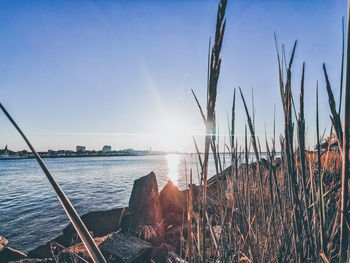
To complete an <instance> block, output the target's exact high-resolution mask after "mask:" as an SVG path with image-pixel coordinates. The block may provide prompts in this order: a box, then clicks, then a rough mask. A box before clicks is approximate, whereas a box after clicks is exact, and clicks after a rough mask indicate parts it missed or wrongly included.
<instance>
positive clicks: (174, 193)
mask: <svg viewBox="0 0 350 263" xmlns="http://www.w3.org/2000/svg"><path fill="white" fill-rule="evenodd" d="M159 198H160V203H161V205H162V209H163V214H164V215H165V214H167V213H169V212H174V213H178V214H181V215H182V214H183V213H184V212H185V211H186V195H184V193H183V192H181V191H180V190H179V188H178V187H177V186H175V185H174V184H173V183H172V182H171V181H168V183H167V184H166V185H165V186H164V188H163V190H162V191H161V192H160V194H159Z"/></svg>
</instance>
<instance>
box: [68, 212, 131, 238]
mask: <svg viewBox="0 0 350 263" xmlns="http://www.w3.org/2000/svg"><path fill="white" fill-rule="evenodd" d="M125 210H126V208H116V209H111V210H107V211H94V212H90V213H87V214H85V215H83V216H82V217H81V219H82V220H83V222H84V224H85V226H86V228H87V229H89V231H90V232H92V234H93V236H94V237H102V236H105V235H107V234H109V233H112V232H115V231H117V230H118V228H119V225H120V222H121V219H122V217H123V215H124V212H125ZM63 235H64V236H65V237H66V239H68V240H72V239H74V238H76V236H77V232H76V231H75V229H74V227H73V225H72V224H69V225H68V226H67V227H66V228H65V229H63Z"/></svg>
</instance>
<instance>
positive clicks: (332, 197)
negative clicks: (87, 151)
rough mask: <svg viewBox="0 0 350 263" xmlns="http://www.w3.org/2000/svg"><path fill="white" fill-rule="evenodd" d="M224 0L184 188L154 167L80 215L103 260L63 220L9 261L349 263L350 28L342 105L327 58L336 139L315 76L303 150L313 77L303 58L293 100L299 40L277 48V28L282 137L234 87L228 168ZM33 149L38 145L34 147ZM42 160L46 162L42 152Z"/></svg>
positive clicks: (3, 250) (2, 251) (4, 247)
mask: <svg viewBox="0 0 350 263" xmlns="http://www.w3.org/2000/svg"><path fill="white" fill-rule="evenodd" d="M226 5H227V0H220V2H219V5H218V12H217V20H216V31H215V36H214V39H213V42H211V41H209V52H208V76H207V101H206V108H202V106H201V104H200V102H199V100H198V99H197V97H196V95H195V93H194V91H192V92H193V95H194V98H195V102H196V104H197V105H198V108H199V111H200V117H201V118H202V120H203V123H204V126H205V131H206V137H205V142H204V156H202V155H201V154H200V153H199V150H198V146H197V143H196V140H195V138H194V146H195V149H196V151H197V153H198V154H197V158H198V169H197V170H196V171H195V170H193V171H192V170H189V171H188V173H187V182H188V187H187V189H185V190H183V191H180V190H179V189H178V188H177V187H176V186H175V185H174V184H173V183H172V182H170V181H169V182H168V184H167V185H166V186H165V187H164V188H163V189H162V190H161V191H160V192H159V191H158V186H157V179H156V175H155V174H154V173H153V172H151V173H149V174H148V175H146V176H143V177H141V178H139V179H137V180H135V181H134V186H133V190H132V193H131V196H130V200H129V206H128V207H125V208H117V209H112V210H108V211H100V212H92V213H88V214H86V215H84V216H82V221H83V222H84V223H85V225H86V227H87V229H89V231H90V233H91V235H92V236H93V239H92V240H93V241H92V243H93V244H94V245H95V246H96V251H97V252H98V253H97V254H98V255H102V256H101V258H100V259H94V260H92V258H93V256H92V255H93V253H91V251H89V246H88V245H87V244H86V242H81V240H80V237H82V236H83V235H81V233H80V232H79V231H80V228H79V227H77V226H76V225H74V220H72V222H73V225H69V226H67V227H66V228H65V229H64V230H63V233H62V235H61V236H59V237H57V238H55V239H54V240H52V241H50V242H48V243H47V244H44V245H42V246H39V247H38V248H36V249H34V250H32V251H30V252H28V255H25V254H23V253H21V252H18V251H17V252H18V253H17V254H16V256H17V257H15V256H13V258H12V260H13V261H16V260H17V262H22V263H24V262H92V261H94V262H152V263H153V262H167V263H170V262H190V263H192V262H298V263H299V262H320V263H321V262H322V263H328V262H340V263H345V262H349V256H350V255H349V253H350V248H349V233H350V220H349V219H350V211H349V210H350V209H349V196H348V195H349V189H348V188H349V187H350V186H349V169H348V168H349V152H348V151H349V146H348V145H349V139H350V135H349V124H350V123H349V120H350V115H349V114H350V50H349V48H350V42H349V41H350V40H349V31H348V32H347V35H348V37H347V43H348V45H347V51H346V53H345V51H344V45H343V50H342V51H343V52H342V53H343V60H342V67H341V72H340V94H341V96H340V102H339V106H338V107H337V103H336V102H335V99H334V94H333V90H332V88H331V84H330V83H331V81H330V80H329V77H328V74H327V70H326V66H325V65H323V72H324V78H325V83H326V91H327V94H328V99H329V108H330V112H331V114H330V116H331V118H330V121H331V125H332V128H331V131H330V134H329V137H328V138H333V139H334V141H335V143H328V145H327V144H324V143H322V142H323V140H322V139H321V138H320V135H319V116H318V83H317V84H316V83H315V84H316V85H315V94H316V95H315V97H314V98H307V101H310V100H313V101H315V102H316V108H315V115H316V132H315V133H316V139H317V146H316V151H314V152H307V151H306V150H305V145H306V142H305V117H304V88H306V87H304V79H305V78H307V70H306V67H305V63H303V64H302V65H300V66H301V67H300V69H299V70H301V71H302V77H301V80H300V82H299V83H298V84H297V87H298V88H300V92H299V96H298V98H299V99H295V98H294V97H293V93H292V77H291V76H292V66H293V60H294V55H295V53H296V50H297V49H296V47H297V42H295V43H294V45H293V48H292V50H291V53H290V56H289V59H287V55H286V52H285V48H284V46H283V47H282V52H281V53H280V48H279V44H278V41H277V37H276V36H275V43H276V55H277V68H276V69H277V74H278V79H279V83H278V88H279V92H280V95H281V101H282V110H283V119H282V120H280V121H281V122H283V124H284V131H283V134H281V135H280V136H279V139H276V135H275V129H274V135H273V138H264V139H263V138H259V137H257V136H256V132H255V121H254V119H255V116H254V114H253V116H252V115H251V114H250V113H249V110H248V106H247V101H246V100H245V97H244V90H242V89H241V88H238V89H237V91H238V92H237V94H238V93H239V95H238V96H237V97H240V99H241V100H242V102H243V106H244V108H243V109H240V110H242V111H243V112H244V113H245V115H246V117H247V123H246V124H244V125H245V136H244V145H243V146H238V143H237V139H236V138H235V129H236V123H235V113H236V111H237V109H236V108H235V102H236V89H235V90H234V91H233V103H232V114H231V116H230V120H229V125H228V126H229V127H228V130H229V134H230V141H229V145H224V149H226V151H227V152H228V153H229V154H230V157H231V158H230V161H231V162H230V164H229V166H228V168H226V169H225V167H223V156H222V153H221V152H220V151H219V146H220V144H219V141H218V138H217V137H216V132H217V127H216V112H215V106H216V95H217V91H218V89H217V88H218V79H219V75H220V68H221V48H222V44H223V38H224V32H225V27H226V20H225V11H226ZM349 21H350V20H349ZM348 27H349V25H348ZM344 40H345V36H344V30H343V42H344ZM344 58H345V59H344ZM344 67H345V68H346V74H345V83H346V84H345V86H344V85H343V74H344V73H343V71H344ZM293 86H294V83H293ZM336 86H339V85H338V84H337V85H336ZM343 86H344V92H345V96H344V97H345V106H344V116H345V117H344V123H342V122H341V119H342V117H341V105H340V104H341V101H342V99H341V98H342V93H343ZM297 87H295V88H293V90H296V89H297ZM307 88H313V87H307ZM237 99H238V98H237ZM0 105H1V104H0ZM254 111H255V109H254V104H253V111H252V112H253V113H254ZM275 122H276V120H274V127H275ZM23 137H24V138H25V136H24V135H23ZM326 142H327V141H326ZM329 142H331V140H329ZM277 144H279V145H280V147H281V156H280V157H278V156H277V155H276V145H277ZM261 145H264V146H265V147H266V153H267V156H266V158H263V157H262V154H261ZM321 145H327V147H321ZM240 149H243V150H240ZM251 149H252V150H253V152H254V154H255V159H256V161H255V162H253V163H249V161H248V153H249V152H251ZM32 150H33V152H34V151H35V150H34V148H32ZM210 152H212V155H210ZM209 157H210V158H213V159H214V164H215V169H216V175H215V176H213V177H211V178H210V179H209V177H210V175H209V174H208V160H209ZM37 160H38V161H39V163H40V161H41V159H40V157H39V158H37ZM46 173H49V172H48V171H46ZM145 173H146V172H145ZM193 176H197V177H198V179H199V180H198V181H199V182H200V183H199V185H195V184H193V183H192V179H193ZM49 180H50V179H49ZM60 200H61V199H60ZM73 209H74V208H73ZM67 214H68V215H69V213H67ZM83 226H84V224H83ZM85 230H86V228H85ZM76 231H77V232H78V233H79V236H78V235H77V232H76ZM83 237H84V236H83ZM81 239H82V240H83V238H81ZM83 241H84V240H83ZM0 242H2V244H3V245H2V247H1V246H0V258H4V257H3V255H4V254H5V255H6V253H8V254H11V253H12V254H13V253H15V252H14V250H13V249H12V248H10V247H8V246H7V241H6V239H4V238H1V239H0ZM0 245H1V243H0ZM1 256H2V257H1ZM8 261H10V260H8Z"/></svg>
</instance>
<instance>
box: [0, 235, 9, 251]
mask: <svg viewBox="0 0 350 263" xmlns="http://www.w3.org/2000/svg"><path fill="white" fill-rule="evenodd" d="M7 243H8V241H7V239H6V238H4V237H3V236H0V251H1V250H3V249H4V248H5V247H6V245H7Z"/></svg>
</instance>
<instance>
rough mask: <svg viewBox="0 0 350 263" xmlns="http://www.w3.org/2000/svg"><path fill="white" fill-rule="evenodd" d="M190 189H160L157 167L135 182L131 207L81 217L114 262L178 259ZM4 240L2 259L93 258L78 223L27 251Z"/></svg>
mask: <svg viewBox="0 0 350 263" xmlns="http://www.w3.org/2000/svg"><path fill="white" fill-rule="evenodd" d="M193 187H195V186H193ZM194 192H196V191H194ZM187 193H188V190H184V191H180V190H179V189H178V187H176V186H175V185H174V184H173V183H172V182H171V181H169V182H168V183H167V184H166V185H165V186H164V188H163V189H162V191H160V192H159V191H158V185H157V179H156V175H155V174H154V173H153V172H151V173H150V174H148V175H146V176H143V177H141V178H139V179H137V180H135V181H134V186H133V189H132V193H131V196H130V200H129V207H123V208H115V209H111V210H107V211H95V212H90V213H87V214H85V215H83V216H82V217H81V218H82V220H83V222H84V223H85V225H86V227H87V229H89V231H90V232H91V233H92V235H93V237H94V239H95V242H96V243H97V244H98V246H99V248H100V250H101V252H102V253H103V254H104V255H105V257H106V260H107V261H108V262H151V260H153V262H170V261H169V260H171V262H177V260H176V258H177V256H176V254H177V253H179V250H180V237H181V236H182V232H183V231H182V230H183V228H184V226H183V225H184V224H183V223H184V217H185V215H186V209H187ZM194 205H195V203H194ZM0 240H1V242H0V263H2V262H57V261H58V262H84V260H86V261H88V262H89V261H90V259H89V256H88V254H87V251H86V250H85V248H84V246H83V245H82V243H81V242H80V239H79V237H78V236H77V234H76V232H75V230H74V228H73V226H72V224H69V225H68V226H67V227H65V228H64V229H63V231H62V234H61V235H60V236H58V237H56V238H54V239H53V240H51V241H49V242H47V243H46V244H44V245H41V246H39V247H37V248H35V249H34V250H31V251H29V252H28V253H27V254H25V253H22V252H20V251H17V250H14V249H12V248H11V247H9V246H8V245H7V243H8V242H7V240H6V239H5V238H2V237H1V239H0Z"/></svg>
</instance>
